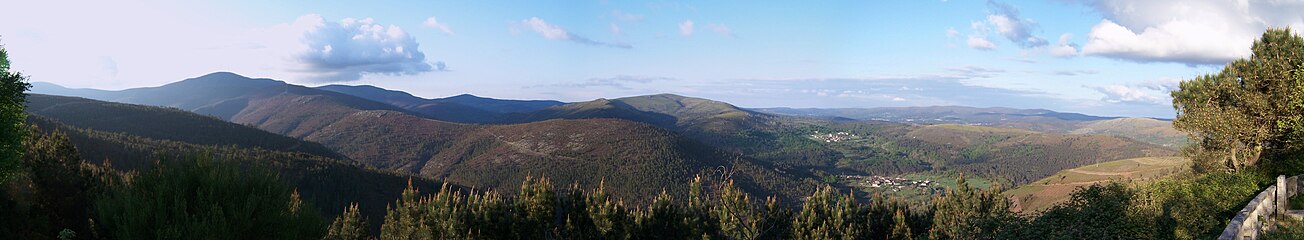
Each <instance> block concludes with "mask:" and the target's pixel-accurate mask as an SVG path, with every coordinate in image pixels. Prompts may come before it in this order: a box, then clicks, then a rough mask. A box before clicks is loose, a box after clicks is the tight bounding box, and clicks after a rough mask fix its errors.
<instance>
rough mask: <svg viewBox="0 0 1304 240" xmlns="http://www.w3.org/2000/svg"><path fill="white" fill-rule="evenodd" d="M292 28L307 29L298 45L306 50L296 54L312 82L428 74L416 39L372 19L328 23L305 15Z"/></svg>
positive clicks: (400, 30) (424, 57) (429, 69)
mask: <svg viewBox="0 0 1304 240" xmlns="http://www.w3.org/2000/svg"><path fill="white" fill-rule="evenodd" d="M293 25H294V26H299V27H306V29H307V30H306V31H304V32H303V34H302V35H301V42H302V43H303V44H304V45H306V49H303V51H300V52H298V53H296V54H295V60H297V61H298V62H299V63H300V64H302V65H304V66H305V67H306V68H305V69H304V70H306V71H307V72H308V73H309V74H310V75H311V76H310V78H311V79H312V80H313V81H317V82H334V81H353V80H358V79H361V78H362V75H363V74H385V75H414V74H418V73H422V72H429V71H431V70H432V68H433V67H432V66H431V65H430V64H429V63H426V55H425V53H422V52H421V50H420V49H418V46H419V44H417V41H416V38H413V37H412V36H411V35H408V34H407V32H405V31H403V29H402V28H399V27H398V26H394V25H389V26H384V25H380V24H377V23H376V22H375V20H374V19H371V18H364V19H353V18H345V19H343V20H340V21H339V22H329V21H325V20H324V19H322V17H321V16H318V15H315V14H313V15H305V16H302V17H299V19H298V20H295V23H294V24H293Z"/></svg>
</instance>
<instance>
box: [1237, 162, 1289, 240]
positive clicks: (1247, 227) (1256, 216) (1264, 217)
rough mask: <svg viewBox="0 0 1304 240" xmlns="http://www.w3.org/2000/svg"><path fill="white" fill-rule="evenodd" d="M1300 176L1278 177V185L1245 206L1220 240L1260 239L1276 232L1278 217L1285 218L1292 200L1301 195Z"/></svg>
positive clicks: (1262, 192)
mask: <svg viewBox="0 0 1304 240" xmlns="http://www.w3.org/2000/svg"><path fill="white" fill-rule="evenodd" d="M1300 176H1304V175H1299V176H1294V177H1286V176H1284V175H1283V176H1277V184H1273V185H1272V186H1268V188H1265V189H1263V191H1261V192H1259V195H1257V196H1254V200H1250V203H1249V204H1245V208H1242V209H1241V211H1240V212H1238V213H1236V217H1235V218H1232V221H1231V222H1230V223H1228V224H1227V228H1225V229H1223V232H1222V235H1219V236H1218V239H1220V240H1223V239H1226V240H1232V239H1259V234H1260V233H1263V232H1267V231H1272V230H1274V229H1273V228H1275V227H1276V225H1277V224H1276V221H1277V217H1281V216H1285V214H1287V211H1289V210H1290V209H1289V208H1288V204H1289V201H1290V198H1291V197H1293V196H1295V194H1297V193H1299V186H1300V182H1299V180H1300Z"/></svg>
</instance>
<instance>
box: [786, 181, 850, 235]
mask: <svg viewBox="0 0 1304 240" xmlns="http://www.w3.org/2000/svg"><path fill="white" fill-rule="evenodd" d="M859 210H860V209H859V207H858V206H857V205H856V202H855V198H854V197H853V196H851V195H847V196H842V195H841V194H838V193H837V190H835V189H833V188H832V187H827V186H826V187H824V188H822V189H820V190H818V191H816V192H815V194H813V195H811V197H809V198H807V199H806V203H804V204H802V207H801V213H798V214H797V218H796V219H795V220H793V226H792V235H793V238H795V239H857V238H862V237H863V236H861V234H862V231H861V228H862V227H863V224H861V222H860V221H859V220H861V219H864V218H863V216H861V213H860V211H859Z"/></svg>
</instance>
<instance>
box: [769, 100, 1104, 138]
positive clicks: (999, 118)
mask: <svg viewBox="0 0 1304 240" xmlns="http://www.w3.org/2000/svg"><path fill="white" fill-rule="evenodd" d="M755 110H756V111H760V112H767V113H775V114H784V115H794V116H810V117H841V118H850V119H857V120H878V121H889V122H899V123H917V124H965V125H980V126H993V127H1009V128H1019V129H1028V130H1033V131H1038V132H1067V131H1069V130H1072V129H1074V128H1075V127H1076V125H1077V124H1078V123H1080V122H1086V121H1098V120H1108V119H1114V118H1113V117H1097V116H1090V115H1085V114H1078V113H1063V112H1056V111H1051V110H1045V109H1014V108H1001V107H994V108H975V107H961V106H933V107H882V108H758V109H755Z"/></svg>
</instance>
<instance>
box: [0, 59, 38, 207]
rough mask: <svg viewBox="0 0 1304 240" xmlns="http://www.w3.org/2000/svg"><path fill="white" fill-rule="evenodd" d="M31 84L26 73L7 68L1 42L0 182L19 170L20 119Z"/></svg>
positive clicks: (22, 136)
mask: <svg viewBox="0 0 1304 240" xmlns="http://www.w3.org/2000/svg"><path fill="white" fill-rule="evenodd" d="M31 87H32V85H31V84H28V83H27V76H23V74H22V73H19V72H16V71H10V69H9V53H8V51H6V50H5V48H4V45H0V184H4V183H5V182H8V181H9V179H11V178H13V177H14V175H15V174H16V173H17V172H18V171H19V168H20V167H19V165H20V163H19V161H20V160H19V159H20V158H22V155H23V149H22V144H23V138H24V137H25V136H24V135H25V134H26V133H27V131H26V130H25V128H26V127H25V126H24V123H23V119H26V118H27V117H26V114H24V113H23V102H24V101H25V99H26V97H27V94H26V93H24V92H26V91H27V89H29V88H31Z"/></svg>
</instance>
